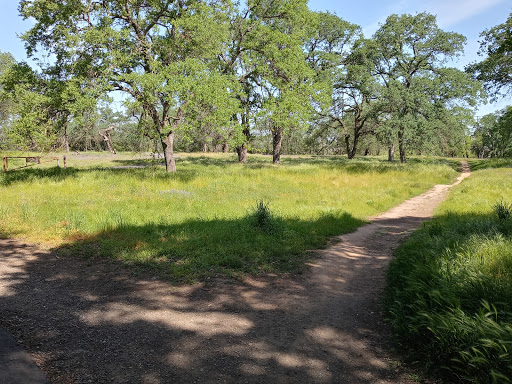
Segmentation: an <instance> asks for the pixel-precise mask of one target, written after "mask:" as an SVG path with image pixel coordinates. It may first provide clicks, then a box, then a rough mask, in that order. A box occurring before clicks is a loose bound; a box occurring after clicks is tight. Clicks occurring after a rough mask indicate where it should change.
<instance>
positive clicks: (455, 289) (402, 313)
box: [386, 168, 512, 383]
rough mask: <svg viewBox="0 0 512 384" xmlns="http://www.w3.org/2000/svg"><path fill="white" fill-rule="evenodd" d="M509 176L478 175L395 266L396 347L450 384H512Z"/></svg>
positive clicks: (392, 314)
mask: <svg viewBox="0 0 512 384" xmlns="http://www.w3.org/2000/svg"><path fill="white" fill-rule="evenodd" d="M509 172H510V171H509V170H508V169H506V168H501V169H493V170H490V169H489V170H482V171H477V172H474V173H473V175H472V177H471V178H469V179H468V180H466V181H465V182H464V183H463V184H461V185H459V186H457V187H455V188H454V190H452V192H451V194H450V197H449V199H448V200H447V201H445V202H444V203H443V204H442V205H441V207H440V208H439V210H438V213H437V215H436V218H435V219H434V220H433V221H431V222H429V223H426V224H425V225H424V226H423V228H422V229H420V230H419V231H417V232H415V233H414V234H413V235H412V236H411V237H410V239H409V240H408V241H407V242H406V243H405V244H404V245H403V246H402V247H401V248H400V249H399V250H398V251H397V255H396V258H395V259H394V260H393V261H392V263H391V265H390V269H389V275H388V281H389V287H388V294H387V298H386V307H387V311H388V316H389V319H390V321H391V324H392V326H393V330H394V336H395V340H396V343H397V347H398V348H399V349H400V350H401V351H402V352H403V353H404V356H407V357H406V359H407V360H408V361H409V362H410V363H415V364H416V365H419V366H420V367H422V368H423V369H424V370H425V371H426V372H427V373H429V374H432V375H434V376H437V377H440V378H441V379H442V380H443V381H446V382H464V383H510V382H511V378H512V218H511V212H512V205H511V204H510V203H509V202H507V201H506V198H507V197H508V196H511V195H512V180H511V178H510V177H504V176H505V175H506V174H508V173H509Z"/></svg>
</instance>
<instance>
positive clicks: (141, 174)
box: [0, 167, 198, 186]
mask: <svg viewBox="0 0 512 384" xmlns="http://www.w3.org/2000/svg"><path fill="white" fill-rule="evenodd" d="M94 172H96V173H99V175H107V174H110V175H120V176H123V175H126V176H129V177H132V178H136V179H139V180H147V179H161V180H178V181H182V182H189V181H191V180H193V179H195V178H196V177H197V175H198V172H197V170H195V169H180V171H179V172H176V173H167V172H165V170H163V169H159V168H158V167H141V168H138V167H137V168H132V167H128V168H112V167H89V168H74V167H68V168H65V169H64V168H58V167H54V168H45V169H23V170H17V171H11V172H7V173H2V174H0V185H3V186H9V185H12V184H15V183H28V182H33V181H37V180H49V181H64V180H67V179H77V178H78V177H79V176H80V175H82V174H86V173H94Z"/></svg>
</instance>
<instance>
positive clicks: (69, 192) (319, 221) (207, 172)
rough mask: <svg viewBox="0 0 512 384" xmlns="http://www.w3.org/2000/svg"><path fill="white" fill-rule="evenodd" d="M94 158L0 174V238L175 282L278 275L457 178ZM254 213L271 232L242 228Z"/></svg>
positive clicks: (390, 166)
mask: <svg viewBox="0 0 512 384" xmlns="http://www.w3.org/2000/svg"><path fill="white" fill-rule="evenodd" d="M94 156H97V155H94ZM98 161H100V162H101V166H95V165H94V163H88V165H87V166H85V167H83V166H82V167H73V166H72V167H68V168H67V169H62V168H47V169H40V168H37V169H35V168H32V169H26V170H22V171H16V172H12V173H11V172H9V173H7V174H4V175H2V176H0V195H1V196H2V198H1V200H0V213H1V214H2V215H3V217H4V220H3V221H2V222H1V224H0V232H1V233H3V235H4V236H17V237H21V238H24V239H27V240H30V241H36V242H40V243H45V244H49V245H51V246H54V247H59V248H60V251H61V252H67V253H73V254H81V255H84V256H89V257H91V256H92V257H97V256H102V257H112V258H116V259H121V260H124V261H125V262H127V263H130V264H134V265H138V266H143V267H147V266H150V267H151V268H153V270H155V271H158V273H160V274H162V275H164V276H166V277H168V278H170V279H173V280H182V279H196V278H203V277H205V276H209V275H216V274H228V275H236V274H239V273H247V272H251V273H258V272H271V271H272V272H287V271H291V270H297V269H300V265H302V264H301V263H302V262H303V261H304V258H305V257H307V255H306V254H305V251H306V250H308V249H313V248H317V247H322V246H323V245H325V244H326V242H327V239H328V238H329V237H330V236H333V235H337V234H341V233H346V232H349V231H352V230H354V229H355V228H356V227H357V226H359V225H361V224H362V223H363V222H364V221H365V220H366V218H367V217H368V216H370V215H374V214H377V213H379V212H382V211H384V210H386V209H388V208H390V207H392V206H394V205H396V204H398V203H400V202H401V201H403V200H405V199H407V198H409V197H411V196H414V195H417V194H419V193H421V192H423V191H425V190H427V189H428V188H430V187H431V186H432V185H433V184H436V183H449V182H451V181H452V180H453V179H454V177H455V176H456V171H455V170H454V169H453V164H451V163H447V162H446V161H444V160H412V161H411V163H410V164H405V165H403V164H398V163H388V162H385V161H382V160H380V159H369V158H365V159H359V160H353V161H347V160H346V159H343V158H338V157H327V158H325V157H316V158H284V159H283V162H282V164H281V165H280V166H274V165H272V163H271V162H270V159H269V158H268V157H263V156H251V159H250V161H249V163H247V164H246V165H242V164H239V163H238V162H237V161H236V158H235V157H234V156H233V155H211V156H199V155H180V157H179V159H178V164H177V166H178V172H177V173H176V174H168V173H166V172H165V170H164V169H163V167H162V166H160V165H158V162H160V161H161V160H159V161H158V162H156V163H155V162H153V161H149V160H144V159H141V158H136V159H126V158H124V159H123V158H120V159H119V158H117V160H115V159H114V160H112V157H109V158H108V160H105V159H99V160H98ZM144 163H145V164H146V165H149V166H148V167H146V168H129V169H125V168H123V169H120V168H113V167H111V166H110V165H114V164H115V165H140V164H144ZM105 164H109V167H105ZM258 204H261V205H260V206H259V208H258ZM258 210H259V212H260V213H261V212H262V210H263V211H265V212H266V216H264V217H263V218H264V219H265V220H266V219H269V220H270V221H268V222H269V223H270V224H269V225H270V227H268V228H271V229H272V230H262V228H261V227H258V226H255V225H253V224H252V223H254V220H255V217H256V216H255V212H258ZM268 228H267V229H268Z"/></svg>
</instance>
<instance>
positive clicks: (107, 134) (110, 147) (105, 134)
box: [99, 125, 117, 155]
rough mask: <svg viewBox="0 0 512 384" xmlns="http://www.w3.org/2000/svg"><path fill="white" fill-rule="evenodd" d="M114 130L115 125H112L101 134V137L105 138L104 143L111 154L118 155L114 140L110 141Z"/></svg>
mask: <svg viewBox="0 0 512 384" xmlns="http://www.w3.org/2000/svg"><path fill="white" fill-rule="evenodd" d="M113 129H114V126H113V125H110V126H109V127H108V128H107V129H105V130H104V131H103V132H101V131H100V132H99V134H100V135H101V137H103V141H104V142H105V144H106V145H107V149H108V151H109V152H110V153H113V154H114V155H115V154H117V152H116V150H115V148H114V146H113V145H112V140H111V139H110V131H111V130H113Z"/></svg>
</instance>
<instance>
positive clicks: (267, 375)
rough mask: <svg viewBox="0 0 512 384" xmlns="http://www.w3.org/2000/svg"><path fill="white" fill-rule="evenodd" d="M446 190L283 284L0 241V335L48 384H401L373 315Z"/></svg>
mask: <svg viewBox="0 0 512 384" xmlns="http://www.w3.org/2000/svg"><path fill="white" fill-rule="evenodd" d="M466 166H467V165H466ZM468 175H469V169H467V167H466V168H465V171H464V173H463V174H462V176H461V178H460V180H462V178H463V177H467V176H468ZM449 187H450V186H446V185H441V186H436V187H435V188H434V189H432V190H431V191H429V192H427V193H425V194H423V195H421V196H418V197H416V198H414V199H411V200H408V201H406V202H405V203H403V204H402V205H400V206H398V207H396V208H394V209H392V210H390V211H388V212H386V213H384V214H383V215H380V216H378V217H375V218H373V219H372V223H371V224H369V225H366V226H364V227H362V228H360V229H359V230H358V231H356V232H354V233H351V234H348V235H344V236H340V237H339V238H338V239H337V240H339V242H337V243H336V244H335V245H333V246H331V247H330V248H329V249H326V250H323V251H319V253H320V255H319V258H318V259H317V260H316V262H314V263H312V264H311V272H309V273H306V274H304V275H302V276H298V277H294V278H282V277H277V276H265V277H258V278H249V279H247V280H246V281H244V282H236V281H218V280H217V281H214V282H206V283H202V284H197V285H193V286H182V287H173V286H171V285H169V284H167V283H165V282H162V281H158V280H156V279H153V278H151V276H149V277H147V276H146V277H136V276H133V275H132V274H131V272H130V271H129V270H127V269H125V268H124V267H123V266H122V265H120V264H117V263H115V262H111V261H94V262H87V261H83V260H79V259H75V258H58V257H57V256H56V255H55V254H53V253H51V252H48V251H42V250H40V249H38V248H36V247H35V246H32V245H26V244H21V243H19V242H17V241H15V240H0V325H1V326H4V327H5V328H7V329H8V330H9V331H10V332H11V333H12V334H13V335H14V336H15V337H16V338H17V339H18V340H19V341H20V343H21V344H22V345H23V346H24V347H25V348H26V350H27V351H28V352H30V354H31V355H32V356H33V357H34V358H35V360H36V361H37V363H38V364H39V365H40V366H41V368H42V369H43V370H44V371H45V372H46V374H47V375H48V377H49V379H50V381H51V382H52V383H57V384H58V383H109V382H112V383H147V384H150V383H351V384H354V383H409V382H411V380H409V378H408V375H407V374H406V372H405V371H404V370H403V369H402V368H400V367H396V365H395V364H394V357H393V356H392V355H391V354H390V348H389V343H388V342H389V330H388V327H387V325H386V324H385V323H384V321H383V316H382V312H381V297H382V293H383V290H384V286H385V274H386V269H387V266H388V263H389V261H390V259H391V255H392V252H393V250H394V249H395V248H396V247H397V246H398V244H399V243H400V242H401V241H402V240H403V239H404V238H405V237H406V236H407V235H408V234H409V233H410V232H411V231H413V230H414V229H416V228H417V227H418V226H419V225H420V224H421V223H422V222H423V221H424V220H426V219H428V218H429V217H431V215H432V212H433V210H434V208H435V207H436V206H437V204H438V203H439V202H440V201H442V200H443V199H444V198H445V197H446V195H447V193H448V190H449Z"/></svg>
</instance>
